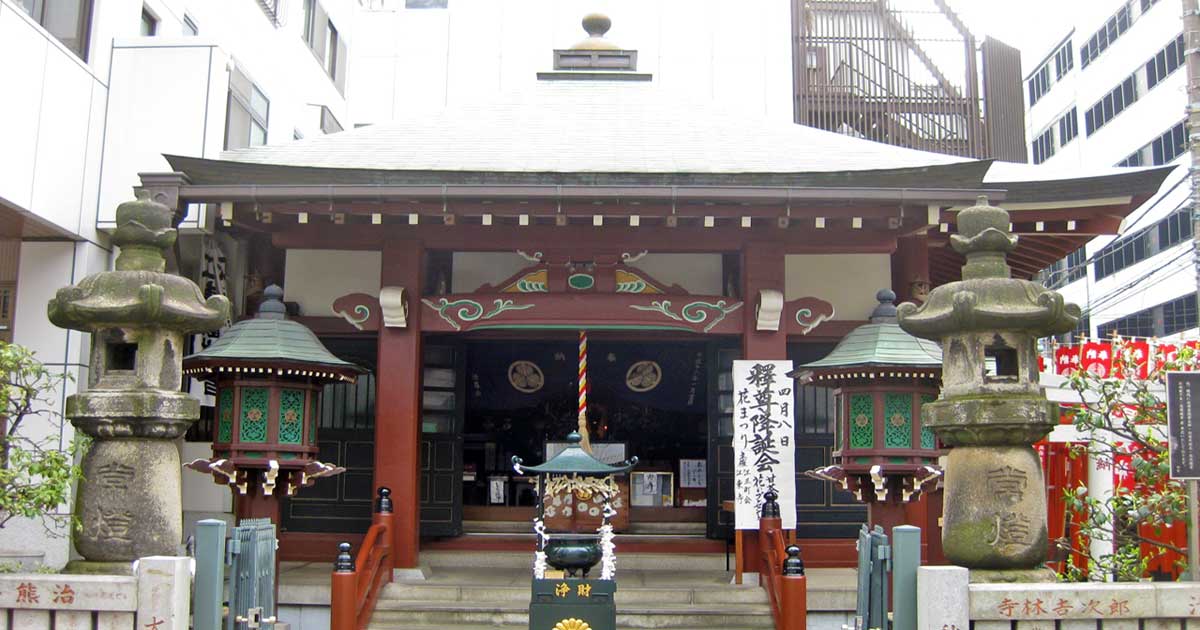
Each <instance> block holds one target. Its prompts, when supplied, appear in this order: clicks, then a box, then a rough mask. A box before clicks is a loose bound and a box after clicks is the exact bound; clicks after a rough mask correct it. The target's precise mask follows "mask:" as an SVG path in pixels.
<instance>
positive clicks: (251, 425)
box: [239, 387, 269, 442]
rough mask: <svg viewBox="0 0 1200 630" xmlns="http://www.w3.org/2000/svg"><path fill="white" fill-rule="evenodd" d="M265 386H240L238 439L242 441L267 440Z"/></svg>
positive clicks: (266, 398) (267, 397)
mask: <svg viewBox="0 0 1200 630" xmlns="http://www.w3.org/2000/svg"><path fill="white" fill-rule="evenodd" d="M268 399H269V396H268V394H267V389H266V388H265V387H243V388H242V418H241V420H242V427H241V432H240V435H239V439H240V440H241V441H242V442H266V441H267V401H268Z"/></svg>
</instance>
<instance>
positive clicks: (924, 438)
mask: <svg viewBox="0 0 1200 630" xmlns="http://www.w3.org/2000/svg"><path fill="white" fill-rule="evenodd" d="M935 400H937V396H934V395H933V394H921V405H922V406H924V405H927V404H929V403H931V402H933V401H935ZM921 448H937V438H936V436H935V435H934V434H933V429H931V428H929V427H927V426H925V425H924V423H923V422H922V424H921Z"/></svg>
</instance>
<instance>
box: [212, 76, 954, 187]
mask: <svg viewBox="0 0 1200 630" xmlns="http://www.w3.org/2000/svg"><path fill="white" fill-rule="evenodd" d="M655 94H656V93H655V92H654V91H653V90H651V89H650V88H649V87H648V86H645V85H636V84H633V85H631V84H627V83H616V82H614V83H594V82H589V83H586V84H581V83H569V82H563V83H548V84H545V85H539V86H538V89H535V90H530V91H529V92H526V93H522V94H514V95H508V96H507V97H506V98H504V99H503V100H501V101H500V102H490V103H487V102H485V103H470V104H467V105H460V106H456V107H450V108H447V109H444V110H441V111H436V112H430V113H425V114H414V115H411V116H408V117H406V118H403V119H400V120H396V121H394V122H389V123H386V124H377V125H371V126H368V127H360V128H358V129H354V130H349V131H343V132H341V133H336V134H331V135H326V136H319V137H313V138H306V139H303V140H300V141H297V142H290V143H286V144H279V145H269V146H262V147H254V148H249V149H239V150H235V151H226V152H225V153H223V154H222V156H221V157H222V159H225V160H230V161H235V162H249V163H258V164H280V165H289V166H314V167H324V168H346V169H371V170H373V169H380V170H407V171H486V172H547V173H553V172H556V173H787V172H831V171H863V170H878V169H896V168H912V167H925V166H932V165H938V164H954V163H960V162H969V161H971V160H968V159H964V158H960V157H954V156H948V155H941V154H937V153H928V152H924V151H916V150H913V149H904V148H899V147H894V146H890V145H886V144H881V143H878V142H872V141H869V140H862V139H859V138H854V137H850V136H846V135H841V134H836V133H831V132H827V131H822V130H820V129H815V128H812V127H804V126H801V125H795V124H792V123H791V121H786V120H768V119H765V118H762V117H759V116H753V115H746V114H745V113H739V112H730V111H723V110H720V109H717V108H714V107H706V106H702V105H689V106H687V107H681V106H680V103H679V102H678V101H676V100H669V99H665V98H658V97H656V96H655Z"/></svg>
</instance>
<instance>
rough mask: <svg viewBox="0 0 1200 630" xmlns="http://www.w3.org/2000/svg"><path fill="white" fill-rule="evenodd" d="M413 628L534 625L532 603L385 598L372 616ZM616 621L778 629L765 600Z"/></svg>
mask: <svg viewBox="0 0 1200 630" xmlns="http://www.w3.org/2000/svg"><path fill="white" fill-rule="evenodd" d="M388 624H392V625H394V626H395V627H403V628H411V627H414V626H418V627H419V626H435V627H441V628H450V627H453V628H459V627H462V626H465V625H471V624H476V625H492V626H513V627H521V626H526V627H527V626H528V624H529V608H528V604H516V603H513V604H502V603H496V604H490V605H489V604H486V603H475V604H471V605H448V604H446V603H417V602H395V601H386V602H385V601H380V602H378V603H377V605H376V606H375V613H374V614H373V615H372V616H371V626H372V627H387V626H388ZM617 626H618V627H621V628H672V629H676V628H694V627H702V628H728V627H744V628H773V627H774V621H773V620H772V619H771V611H770V608H769V607H768V606H766V605H747V604H717V605H709V606H700V605H666V604H658V605H624V604H622V605H619V606H618V609H617Z"/></svg>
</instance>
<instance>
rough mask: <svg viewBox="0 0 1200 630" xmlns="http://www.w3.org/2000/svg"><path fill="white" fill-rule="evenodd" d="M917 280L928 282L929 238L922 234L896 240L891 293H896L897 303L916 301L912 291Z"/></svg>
mask: <svg viewBox="0 0 1200 630" xmlns="http://www.w3.org/2000/svg"><path fill="white" fill-rule="evenodd" d="M917 279H921V280H924V281H925V282H929V237H927V236H926V235H924V234H915V235H911V236H902V237H900V238H898V239H896V252H895V253H893V254H892V291H893V292H895V293H896V302H897V303H900V302H912V301H914V300H915V299H916V297H915V296H914V295H913V291H912V289H913V282H914V281H915V280H917ZM926 289H928V287H926ZM922 299H923V298H922Z"/></svg>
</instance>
